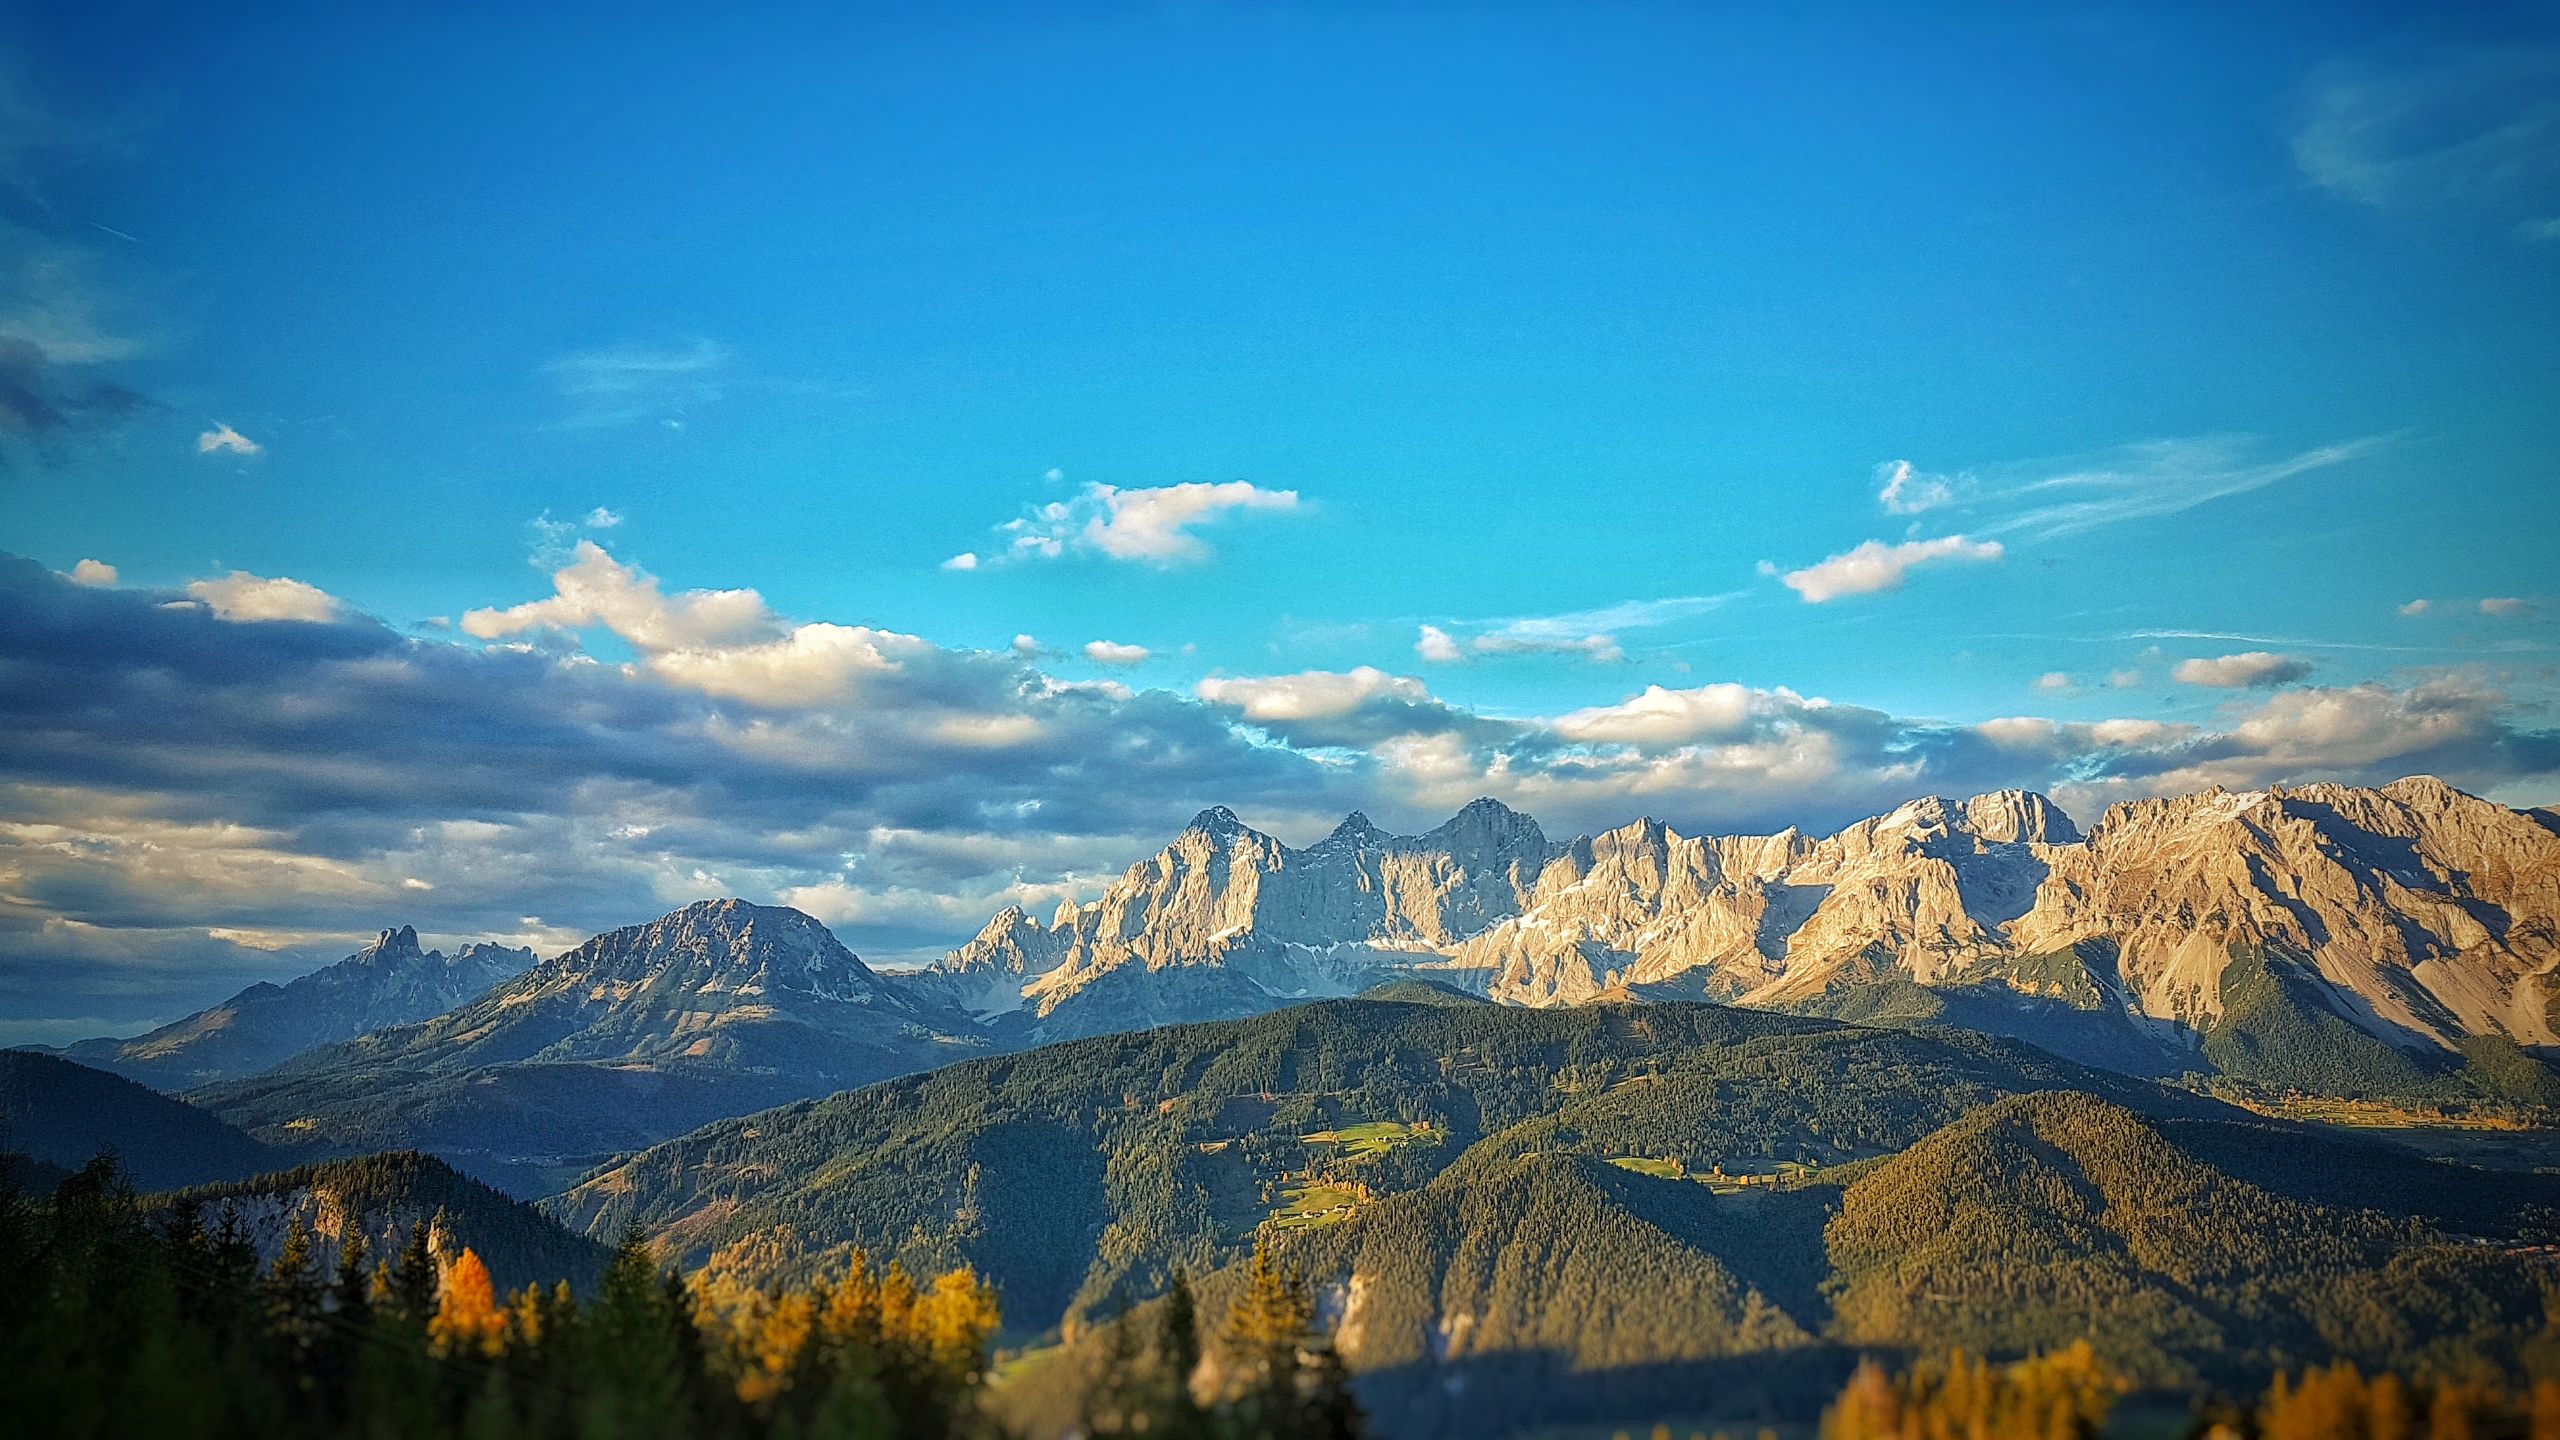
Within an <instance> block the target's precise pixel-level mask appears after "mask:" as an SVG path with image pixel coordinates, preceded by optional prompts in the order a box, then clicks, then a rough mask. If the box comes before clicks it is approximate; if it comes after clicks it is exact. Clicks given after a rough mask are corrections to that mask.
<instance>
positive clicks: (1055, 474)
mask: <svg viewBox="0 0 2560 1440" xmlns="http://www.w3.org/2000/svg"><path fill="white" fill-rule="evenodd" d="M1040 478H1041V479H1043V480H1046V481H1048V482H1049V483H1050V484H1052V485H1055V484H1057V483H1058V482H1059V481H1061V480H1064V479H1066V478H1067V472H1066V471H1064V470H1061V469H1059V468H1058V467H1057V466H1055V465H1052V466H1050V467H1049V468H1048V469H1046V470H1043V471H1041V472H1040Z"/></svg>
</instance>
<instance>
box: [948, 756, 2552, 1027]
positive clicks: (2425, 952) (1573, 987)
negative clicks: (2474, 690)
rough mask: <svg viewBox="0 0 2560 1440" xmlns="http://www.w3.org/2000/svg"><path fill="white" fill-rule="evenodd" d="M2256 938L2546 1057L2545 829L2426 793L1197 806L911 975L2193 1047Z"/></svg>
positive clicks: (1105, 1016)
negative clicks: (2122, 1027) (1398, 986)
mask: <svg viewBox="0 0 2560 1440" xmlns="http://www.w3.org/2000/svg"><path fill="white" fill-rule="evenodd" d="M2250 947H2257V948H2263V949H2266V950H2268V951H2270V952H2271V953H2276V954H2280V955H2283V956H2285V957H2288V958H2289V959H2291V960H2293V961H2296V962H2298V963H2299V964H2300V965H2301V966H2303V967H2306V968H2307V971H2308V972H2310V973H2315V974H2316V975H2317V976H2318V978H2319V979H2320V980H2321V981H2323V982H2325V984H2326V986H2327V987H2328V990H2329V991H2330V992H2331V997H2330V1001H2331V1003H2332V1004H2333V1006H2334V1008H2335V1009H2336V1010H2337V1012H2338V1013H2339V1014H2340V1015H2342V1016H2343V1017H2345V1018H2346V1019H2348V1020H2350V1021H2352V1022H2354V1023H2355V1024H2357V1025H2358V1026H2361V1027H2362V1028H2364V1029H2365V1030H2367V1031H2368V1032H2370V1033H2372V1034H2374V1035H2376V1036H2379V1037H2381V1038H2384V1039H2387V1040H2391V1041H2394V1042H2395V1043H2400V1044H2404V1045H2412V1046H2442V1045H2449V1044H2452V1043H2454V1042H2457V1041H2459V1040H2460V1039H2462V1038H2463V1037H2465V1036H2471V1035H2490V1034H2495V1035H2506V1036H2509V1037H2512V1038H2513V1039H2515V1040H2516V1041H2517V1042H2519V1043H2521V1044H2525V1045H2548V1044H2553V1043H2560V1034H2555V1032H2554V1016H2553V1009H2554V1000H2555V997H2560V985H2555V982H2554V977H2553V972H2554V970H2555V967H2560V819H2555V817H2554V816H2552V815H2551V814H2549V813H2547V812H2539V811H2536V812H2520V811H2516V810H2511V809H2508V808H2506V807H2504V806H2501V805H2497V804H2494V803H2492V802H2490V801H2486V800H2482V799H2480V798H2478V797H2476V796H2471V795H2466V794H2463V793H2462V792H2460V791H2457V790H2454V789H2452V788H2450V787H2449V786H2446V785H2445V784H2443V783H2442V782H2440V781H2437V780H2434V779H2430V778H2425V777H2414V778H2411V779H2406V780H2400V781H2396V782H2393V783H2392V784H2390V785H2386V786H2382V787H2380V788H2376V789H2366V788H2359V787H2354V786H2343V785H2311V786H2303V787H2298V788H2294V789H2270V790H2264V791H2253V792H2249V793H2245V794H2243V793H2232V792H2226V791H2222V790H2210V791H2206V792H2203V793H2201V794H2195V795H2187V796H2180V797H2175V798H2170V799H2160V800H2147V801H2136V802H2128V803H2125V804H2120V805H2117V806H2114V807H2113V808H2111V809H2109V810H2108V811H2107V813H2106V814H2105V815H2104V816H2103V817H2102V818H2101V819H2100V820H2099V822H2098V823H2097V824H2096V825H2095V826H2094V827H2093V828H2092V829H2091V830H2090V831H2089V832H2088V833H2087V834H2086V835H2083V834H2082V833H2081V832H2080V830H2079V829H2078V828H2077V827H2076V826H2075V825H2074V824H2073V823H2072V821H2071V819H2070V818H2069V817H2068V816H2066V815H2064V814H2063V813H2062V812H2061V810H2059V809H2058V808H2057V807H2055V806H2054V805H2053V803H2052V802H2051V801H2049V800H2047V799H2046V798H2045V797H2043V796H2041V795H2036V794H2032V793H2028V792H2024V791H2015V790H2008V791H1999V792H1995V793H1992V794H1988V795H1977V796H1974V797H1972V798H1970V799H1967V800H1963V801H1951V800H1946V799H1940V798H1936V797H1926V798H1922V799H1918V800H1914V801H1911V802H1910V803H1908V804H1905V805H1902V806H1900V807H1898V808H1897V809H1895V810H1893V811H1892V812H1890V813H1888V814H1884V815H1879V816H1875V817H1873V818H1871V819H1867V820H1861V821H1859V822H1857V823H1856V824H1853V825H1850V826H1848V827H1847V828H1845V829H1843V830H1841V831H1840V832H1839V833H1837V834H1834V835H1830V836H1825V837H1814V836H1808V835H1804V834H1801V833H1799V832H1796V831H1793V830H1788V831H1782V832H1780V833H1778V834H1775V835H1755V836H1717V835H1702V836H1684V835H1681V834H1679V833H1677V832H1675V831H1673V830H1672V829H1671V828H1670V827H1668V826H1666V825H1663V824H1661V823H1660V822H1657V821H1652V820H1638V821H1636V822H1634V823H1631V824H1628V825H1625V826H1621V827H1619V828H1618V829H1615V830H1610V831H1606V832H1603V833H1601V834H1598V835H1593V836H1587V837H1583V838H1580V839H1576V840H1572V841H1569V842H1566V843H1562V844H1551V843H1550V842H1549V841H1548V840H1547V839H1546V837H1545V836H1544V835H1543V833H1542V832H1541V831H1540V830H1539V829H1538V826H1537V824H1536V822H1535V821H1533V820H1531V819H1530V818H1529V817H1527V816H1525V815H1522V814H1520V813H1518V812H1516V811H1513V810H1510V809H1508V808H1506V807H1504V806H1502V805H1500V804H1498V803H1496V802H1494V801H1490V800H1480V801H1477V802H1475V803H1474V804H1471V805H1469V806H1468V807H1467V808H1466V809H1465V810H1463V811H1461V812H1460V813H1459V814H1458V815H1457V816H1455V817H1454V818H1452V819H1451V820H1450V821H1449V822H1448V823H1447V824H1444V825H1442V826H1440V827H1438V828H1437V829H1434V830H1432V831H1430V832H1428V833H1426V834H1423V835H1416V836H1396V835H1389V834H1386V833H1384V832H1382V831H1380V830H1378V829H1377V828H1376V827H1375V826H1373V825H1372V824H1370V822H1369V821H1368V819H1367V818H1366V817H1364V816H1361V815H1357V814H1354V815H1352V816H1350V817H1349V818H1347V819H1345V820H1344V821H1343V822H1342V824H1341V826H1340V827H1338V828H1337V829H1336V830H1335V831H1334V832H1333V833H1332V834H1331V835H1329V836H1327V837H1326V838H1325V839H1324V840H1321V841H1319V842H1317V843H1316V844H1314V845H1311V846H1308V847H1307V848H1305V849H1303V850H1297V849H1292V848H1290V847H1288V846H1286V845H1283V844H1281V843H1280V842H1279V841H1277V840H1275V839H1273V838H1272V837H1270V836H1268V835H1265V834H1262V833H1261V832H1259V831H1256V830H1253V829H1251V828H1250V827H1248V826H1246V825H1244V824H1243V823H1242V822H1240V821H1239V820H1238V819H1237V818H1236V817H1235V815H1234V814H1232V813H1231V812H1229V811H1227V810H1224V809H1212V810H1208V811H1204V812H1202V814H1201V815H1200V816H1199V817H1198V818H1197V819H1195V820H1194V821H1193V822H1192V824H1191V826H1190V827H1189V828H1188V829H1186V830H1184V831H1183V833H1182V834H1181V835H1180V836H1178V837H1176V838H1175V840H1174V841H1173V843H1172V844H1170V845H1168V846H1166V847H1165V848H1164V849H1163V850H1162V851H1160V852H1158V853H1157V854H1156V855H1154V856H1153V857H1151V858H1149V859H1148V860H1145V861H1143V862H1141V863H1139V864H1137V865H1134V866H1132V867H1130V869H1129V870H1128V871H1127V872H1126V873H1125V874H1123V875H1122V876H1121V877H1120V879H1119V880H1117V881H1115V882H1114V883H1113V884H1112V885H1111V886H1110V887H1109V888H1108V889H1107V890H1106V891H1105V892H1104V893H1103V895H1102V896H1101V897H1100V898H1099V899H1098V900H1095V901H1093V902H1091V903H1088V904H1084V905H1073V904H1070V905H1067V906H1063V907H1061V908H1060V910H1059V911H1058V913H1057V914H1056V916H1055V917H1053V918H1052V920H1051V921H1050V922H1049V923H1047V924H1046V925H1043V924H1041V923H1039V922H1038V921H1035V920H1033V919H1031V918H1030V917H1029V916H1027V915H1025V914H1023V913H1022V912H1021V911H1020V910H1018V909H1016V910H1008V911H1006V912H1005V913H1003V914H1001V915H998V916H997V917H996V918H995V919H994V920H993V921H991V922H990V923H989V924H988V927H987V929H986V930H985V931H984V932H982V933H981V934H980V935H979V936H978V937H977V939H975V940H973V941H972V942H971V943H970V944H969V945H967V946H964V947H962V948H961V949H959V950H956V951H953V952H952V953H951V954H950V955H949V956H947V957H945V959H944V960H943V961H942V962H941V963H940V964H939V965H938V966H937V967H936V970H935V972H934V973H933V974H932V975H930V976H928V977H926V979H927V981H928V982H929V983H931V984H935V985H940V986H943V987H945V990H944V993H946V994H949V995H953V996H957V997H959V998H960V999H961V1000H962V1002H963V1003H965V1004H966V1005H968V1007H969V1008H970V1009H971V1010H973V1011H974V1012H975V1013H977V1014H978V1015H980V1016H981V1017H982V1018H993V1017H999V1016H1011V1017H1013V1020H1012V1023H1023V1021H1024V1019H1025V1017H1028V1019H1029V1021H1030V1022H1032V1023H1035V1024H1036V1025H1037V1027H1038V1033H1040V1034H1042V1035H1043V1036H1044V1037H1046V1038H1056V1037H1059V1036H1064V1035H1067V1034H1085V1033H1097V1032H1101V1031H1107V1030H1113V1029H1122V1028H1128V1027H1129V1026H1130V1025H1133V1024H1149V1023H1163V1022H1164V1021H1166V1020H1171V1019H1197V1018H1205V1017H1206V1016H1207V1015H1209V1014H1235V1013H1244V1012H1246V1011H1249V1010H1250V1009H1252V1008H1256V1007H1257V1006H1261V1007H1267V1006H1269V1005H1272V1004H1279V1003H1285V1002H1286V1001H1288V1000H1292V999H1296V998H1300V997H1305V996H1315V995H1339V994H1350V993H1356V992H1357V991H1359V990H1361V989H1364V988H1366V987H1368V986H1369V985H1371V984H1375V983H1377V982H1378V981H1379V980H1381V979H1383V978H1386V977H1387V976H1388V975H1390V974H1393V973H1400V972H1403V971H1406V970H1409V969H1424V970H1428V971H1429V972H1430V973H1432V974H1433V975H1434V976H1435V977H1437V978H1440V979H1443V980H1449V981H1454V982H1456V983H1460V984H1463V985H1465V986H1467V987H1468V988H1471V989H1475V990H1478V991H1480V992H1482V993H1485V994H1487V995H1489V996H1490V997H1491V998H1493V999H1495V1000H1499V1001H1503V1002H1506V1003H1511V1004H1521V1005H1569V1004H1579V1003H1583V1002H1587V1001H1591V1000H1596V999H1601V998H1604V997H1608V996H1611V995H1614V994H1625V993H1641V994H1653V995H1663V994H1670V995H1687V996H1692V997H1695V998H1701V999H1709V1000H1717V1001H1724V1002H1728V1003H1737V1004H1744V1005H1755V1006H1767V1007H1778V1008H1835V1009H1836V1008H1840V1005H1841V1003H1842V1000H1843V997H1844V996H1849V995H1852V994H1853V993H1854V992H1860V991H1865V990H1872V989H1874V988H1876V987H1879V986H1888V985H1892V986H1916V987H1921V988H1922V989H1924V990H1929V991H1935V992H1946V993H1955V992H1964V993H1969V994H1985V993H1996V994H2000V995H2005V996H2009V997H2014V998H2016V999H2018V1000H2021V1001H2028V1000H2032V1001H2037V1002H2044V1003H2054V1004H2061V1005H2065V1006H2070V1007H2073V1008H2076V1009H2080V1010H2085V1011H2098V1010H2109V1011H2114V1012H2118V1013H2120V1014H2121V1015H2122V1017H2123V1018H2124V1019H2125V1020H2126V1021H2127V1022H2128V1023H2130V1024H2132V1025H2134V1026H2137V1027H2150V1028H2152V1029H2157V1030H2162V1031H2168V1032H2187V1033H2192V1032H2195V1031H2200V1030H2203V1029H2206V1028H2209V1027H2210V1026H2211V1025H2212V1024H2213V1023H2214V1021H2215V1020H2216V1019H2217V1017H2219V1016H2220V1014H2221V1012H2222V993H2221V986H2222V977H2223V974H2224V971H2225V970H2226V968H2228V967H2229V965H2230V963H2231V959H2232V956H2233V954H2234V952H2235V948H2250ZM1203 969H1206V970H1215V971H1221V972H1225V973H1222V974H1219V975H1216V976H1210V975H1204V974H1199V973H1194V972H1197V971H1200V970H1203ZM1123 971H1134V972H1135V973H1134V974H1133V975H1123V974H1122V973H1121V972H1123ZM1147 977H1155V978H1153V979H1149V978H1147ZM1106 980H1107V981H1108V983H1106ZM1195 1008H1196V1011H1197V1013H1194V1011H1195Z"/></svg>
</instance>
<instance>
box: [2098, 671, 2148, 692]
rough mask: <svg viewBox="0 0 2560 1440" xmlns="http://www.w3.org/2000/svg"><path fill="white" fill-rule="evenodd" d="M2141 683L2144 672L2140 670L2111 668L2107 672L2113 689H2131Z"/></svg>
mask: <svg viewBox="0 0 2560 1440" xmlns="http://www.w3.org/2000/svg"><path fill="white" fill-rule="evenodd" d="M2141 683H2142V672H2141V671H2139V670H2110V671H2108V672H2107V684H2108V686H2109V687H2110V688H2113V689H2117V690H2130V689H2132V688H2133V687H2134V686H2136V685H2139V684H2141Z"/></svg>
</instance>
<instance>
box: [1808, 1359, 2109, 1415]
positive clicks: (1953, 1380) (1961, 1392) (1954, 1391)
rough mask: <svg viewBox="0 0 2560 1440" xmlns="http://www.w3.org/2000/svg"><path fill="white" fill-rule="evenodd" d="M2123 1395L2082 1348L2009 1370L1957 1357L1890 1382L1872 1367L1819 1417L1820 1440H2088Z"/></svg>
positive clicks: (1869, 1363) (1853, 1379) (1914, 1369)
mask: <svg viewBox="0 0 2560 1440" xmlns="http://www.w3.org/2000/svg"><path fill="white" fill-rule="evenodd" d="M2121 1389H2122V1386H2121V1385H2120V1383H2119V1382H2118V1381H2117V1380H2116V1378H2115V1376H2114V1375H2113V1374H2111V1373H2110V1372H2109V1371H2108V1370H2107V1368H2106V1367H2105V1366H2104V1365H2102V1364H2100V1363H2099V1361H2098V1357H2097V1352H2096V1351H2094V1350H2092V1349H2091V1348H2090V1347H2089V1345H2088V1343H2087V1342H2086V1341H2082V1342H2078V1343H2075V1344H2073V1345H2071V1346H2070V1347H2069V1348H2067V1349H2063V1350H2057V1351H2055V1352H2054V1353H2052V1354H2050V1355H2033V1356H2029V1357H2028V1358H2026V1359H2024V1360H2021V1361H2018V1362H2017V1363H2016V1364H2013V1365H1998V1366H1995V1365H1993V1364H1992V1363H1991V1362H1990V1361H1988V1360H1986V1359H1984V1358H1982V1357H1981V1356H1978V1355H1967V1354H1965V1353H1964V1352H1963V1351H1961V1350H1958V1351H1956V1352H1954V1353H1953V1354H1951V1355H1949V1356H1948V1357H1947V1358H1946V1359H1945V1360H1943V1361H1929V1362H1925V1363H1923V1364H1920V1365H1916V1366H1914V1367H1912V1369H1911V1371H1910V1373H1908V1374H1907V1375H1904V1376H1903V1377H1901V1378H1900V1379H1899V1380H1894V1379H1890V1378H1888V1377H1887V1376H1886V1375H1885V1372H1884V1370H1883V1368H1882V1367H1880V1366H1878V1365H1877V1364H1875V1362H1874V1361H1872V1360H1870V1361H1867V1362H1865V1363H1863V1364H1861V1365H1860V1366H1859V1367H1858V1371H1857V1374H1855V1375H1854V1376H1852V1377H1851V1378H1850V1381H1849V1384H1848V1387H1847V1388H1846V1389H1844V1390H1842V1391H1841V1392H1840V1398H1839V1399H1838V1400H1837V1401H1835V1402H1833V1404H1832V1406H1831V1408H1830V1409H1829V1410H1827V1411H1825V1412H1824V1414H1823V1417H1822V1435H1823V1440H1957V1437H1965V1440H2086V1437H2089V1436H2094V1435H2096V1434H2097V1433H2098V1432H2099V1430H2100V1428H2101V1427H2103V1426H2104V1425H2105V1423H2106V1417H2107V1412H2108V1411H2109V1410H2111V1409H2113V1408H2114V1405H2115V1399H2116V1396H2117V1394H2118V1392H2119V1391H2120V1390H2121Z"/></svg>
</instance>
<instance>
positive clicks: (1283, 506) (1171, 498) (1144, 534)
mask: <svg viewBox="0 0 2560 1440" xmlns="http://www.w3.org/2000/svg"><path fill="white" fill-rule="evenodd" d="M1297 508H1298V492H1297V491H1295V490H1265V489H1263V488H1261V487H1260V486H1257V485H1254V484H1252V483H1251V482H1249V481H1244V480H1230V481H1226V482H1224V483H1222V484H1214V485H1213V484H1209V483H1206V482H1202V481H1187V482H1185V483H1183V484H1180V485H1161V486H1157V487H1154V488H1152V489H1142V490H1123V489H1120V488H1118V487H1116V486H1111V485H1098V484H1088V485H1086V486H1085V487H1084V490H1083V492H1082V493H1080V494H1078V495H1077V496H1076V497H1075V498H1074V499H1072V500H1058V501H1052V502H1050V503H1049V504H1046V505H1042V506H1039V507H1037V508H1036V509H1034V510H1033V511H1032V512H1031V513H1030V514H1028V515H1025V516H1024V517H1022V518H1021V519H1019V520H1009V521H1006V522H1005V523H1004V524H1002V525H999V526H997V527H996V530H997V533H999V534H1002V535H1004V536H1007V537H1009V538H1008V539H1007V540H1006V543H1005V549H1004V552H1003V554H1002V555H1001V556H999V557H998V558H1000V559H1005V560H1054V559H1056V558H1058V557H1059V556H1062V555H1068V554H1086V555H1099V556H1102V557H1104V558H1105V559H1110V560H1122V561H1130V562H1134V563H1138V564H1146V565H1155V566H1159V567H1162V566H1169V565H1178V564H1183V563H1186V562H1190V561H1196V560H1202V559H1206V558H1207V557H1208V555H1209V547H1208V546H1207V545H1206V544H1205V543H1203V542H1202V541H1201V540H1200V538H1199V537H1198V536H1197V535H1195V534H1193V533H1192V532H1193V531H1194V530H1196V529H1199V528H1201V527H1203V526H1206V525H1209V524H1211V523H1213V522H1215V521H1216V520H1218V519H1219V518H1220V517H1221V516H1224V515H1228V514H1232V513H1236V512H1241V511H1249V510H1270V511H1290V510H1295V509H1297ZM957 568H967V567H965V566H964V567H957Z"/></svg>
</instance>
